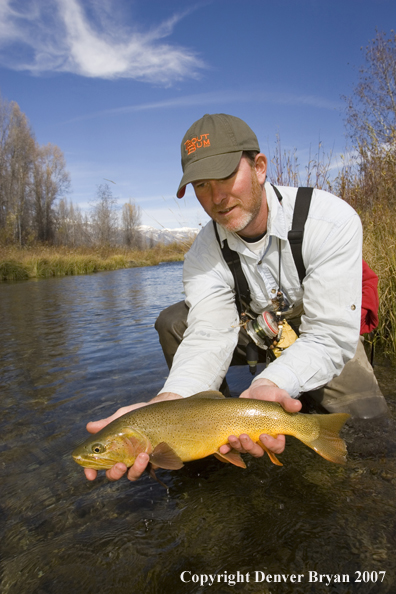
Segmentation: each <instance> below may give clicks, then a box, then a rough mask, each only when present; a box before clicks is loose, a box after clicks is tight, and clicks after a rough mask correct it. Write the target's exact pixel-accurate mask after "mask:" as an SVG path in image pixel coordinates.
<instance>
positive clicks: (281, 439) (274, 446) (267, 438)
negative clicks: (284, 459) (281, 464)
mask: <svg viewBox="0 0 396 594" xmlns="http://www.w3.org/2000/svg"><path fill="white" fill-rule="evenodd" d="M260 441H261V442H262V443H263V444H264V445H265V447H267V448H268V449H269V450H271V452H274V454H281V453H282V452H283V450H284V449H285V445H286V438H285V436H284V435H278V436H277V437H271V435H266V434H265V433H263V434H262V435H260ZM259 447H260V446H259ZM260 449H261V448H260Z"/></svg>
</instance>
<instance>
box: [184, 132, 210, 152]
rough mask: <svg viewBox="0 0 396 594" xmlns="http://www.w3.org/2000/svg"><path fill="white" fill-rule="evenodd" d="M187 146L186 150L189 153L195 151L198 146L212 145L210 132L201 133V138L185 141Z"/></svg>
mask: <svg viewBox="0 0 396 594" xmlns="http://www.w3.org/2000/svg"><path fill="white" fill-rule="evenodd" d="M184 146H185V147H186V151H187V153H188V154H189V155H191V153H194V152H195V151H196V150H197V148H202V147H203V146H210V140H209V134H201V136H200V137H199V138H197V137H196V138H192V139H191V140H187V141H186V142H185V143H184Z"/></svg>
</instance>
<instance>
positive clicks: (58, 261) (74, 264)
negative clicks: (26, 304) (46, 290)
mask: <svg viewBox="0 0 396 594" xmlns="http://www.w3.org/2000/svg"><path fill="white" fill-rule="evenodd" d="M189 247H190V244H188V243H186V242H183V243H172V244H169V245H160V246H157V247H153V248H151V249H146V250H137V249H126V248H116V247H108V248H87V247H80V248H69V247H62V246H58V247H49V246H35V247H29V248H19V247H17V246H10V247H5V248H4V247H1V248H0V281H10V280H11V281H15V280H28V279H30V278H49V277H51V276H68V275H78V274H90V273H93V272H102V271H105V270H117V269H120V268H135V267H140V266H155V265H156V264H159V263H161V262H178V261H182V260H183V258H184V254H185V253H186V252H187V251H188V249H189Z"/></svg>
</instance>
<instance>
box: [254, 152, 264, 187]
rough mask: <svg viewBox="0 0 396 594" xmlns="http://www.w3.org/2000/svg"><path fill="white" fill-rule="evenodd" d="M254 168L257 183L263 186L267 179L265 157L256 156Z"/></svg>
mask: <svg viewBox="0 0 396 594" xmlns="http://www.w3.org/2000/svg"><path fill="white" fill-rule="evenodd" d="M254 167H255V169H256V174H257V179H258V182H259V184H260V186H261V185H263V184H264V182H265V179H266V177H267V157H266V156H265V155H264V154H263V153H259V154H258V155H256V157H255V159H254Z"/></svg>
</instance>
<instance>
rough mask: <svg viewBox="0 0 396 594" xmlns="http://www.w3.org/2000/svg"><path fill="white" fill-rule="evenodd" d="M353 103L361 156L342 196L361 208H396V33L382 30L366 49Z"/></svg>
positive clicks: (350, 124) (353, 135)
mask: <svg viewBox="0 0 396 594" xmlns="http://www.w3.org/2000/svg"><path fill="white" fill-rule="evenodd" d="M345 100H346V102H347V109H346V126H347V131H348V136H349V138H350V140H351V143H352V148H353V149H354V154H355V157H354V159H353V160H352V161H351V162H348V163H346V165H345V167H344V169H343V172H342V174H341V175H340V178H339V185H340V193H341V194H342V195H343V197H344V198H345V199H346V200H348V202H350V203H351V204H352V205H353V206H355V207H356V208H358V209H360V210H368V211H370V210H372V209H373V208H376V207H377V206H378V205H382V206H385V207H387V208H394V207H395V206H396V34H395V33H394V31H391V33H390V34H389V36H387V35H386V34H385V33H384V32H377V34H376V36H375V37H374V39H372V41H371V42H370V43H369V44H368V45H367V47H366V48H365V61H364V64H363V66H362V67H361V68H360V70H359V81H358V83H357V85H356V86H355V87H354V89H353V94H352V95H351V96H350V97H345Z"/></svg>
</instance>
